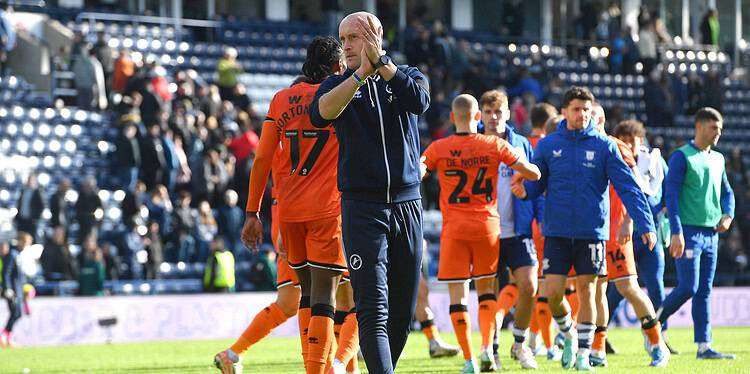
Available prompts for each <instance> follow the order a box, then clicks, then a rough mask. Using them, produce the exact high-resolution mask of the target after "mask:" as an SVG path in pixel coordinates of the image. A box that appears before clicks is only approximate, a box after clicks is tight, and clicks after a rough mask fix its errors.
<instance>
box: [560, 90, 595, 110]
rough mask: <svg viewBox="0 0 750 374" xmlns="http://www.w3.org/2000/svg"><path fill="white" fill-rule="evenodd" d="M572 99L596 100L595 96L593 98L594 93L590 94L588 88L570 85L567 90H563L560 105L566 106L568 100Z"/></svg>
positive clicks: (568, 102)
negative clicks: (563, 93)
mask: <svg viewBox="0 0 750 374" xmlns="http://www.w3.org/2000/svg"><path fill="white" fill-rule="evenodd" d="M573 100H583V101H591V102H592V103H593V102H595V101H596V98H594V94H592V93H591V91H589V89H588V88H586V87H580V86H572V87H570V88H569V89H568V91H566V92H565V95H564V96H563V102H562V107H563V108H567V107H568V104H570V102H571V101H573Z"/></svg>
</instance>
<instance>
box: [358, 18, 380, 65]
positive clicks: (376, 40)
mask: <svg viewBox="0 0 750 374" xmlns="http://www.w3.org/2000/svg"><path fill="white" fill-rule="evenodd" d="M359 33H360V34H361V35H362V39H363V40H364V44H363V47H364V50H365V52H366V53H367V59H368V60H369V61H370V63H372V64H375V63H376V62H377V61H378V59H379V58H380V56H381V55H382V54H383V39H382V37H381V35H382V30H378V29H377V28H376V27H375V24H373V23H372V19H370V17H367V22H365V21H364V20H362V19H360V20H359Z"/></svg>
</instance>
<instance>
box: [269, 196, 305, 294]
mask: <svg viewBox="0 0 750 374" xmlns="http://www.w3.org/2000/svg"><path fill="white" fill-rule="evenodd" d="M271 201H272V202H271V240H272V242H273V249H275V250H276V253H279V244H281V243H280V241H281V237H280V236H279V218H278V217H279V205H278V204H277V203H276V199H273V198H272V199H271ZM298 285H299V279H298V278H297V272H295V271H294V269H292V268H290V267H289V262H287V261H286V259H284V258H282V257H281V256H276V289H279V288H281V287H285V286H298Z"/></svg>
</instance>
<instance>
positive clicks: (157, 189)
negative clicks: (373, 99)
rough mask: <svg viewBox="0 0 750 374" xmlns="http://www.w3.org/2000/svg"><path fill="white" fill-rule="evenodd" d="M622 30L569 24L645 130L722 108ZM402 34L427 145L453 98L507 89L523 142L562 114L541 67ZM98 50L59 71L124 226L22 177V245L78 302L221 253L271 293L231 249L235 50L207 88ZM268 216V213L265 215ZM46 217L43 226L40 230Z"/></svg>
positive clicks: (243, 187) (241, 197) (735, 158)
mask: <svg viewBox="0 0 750 374" xmlns="http://www.w3.org/2000/svg"><path fill="white" fill-rule="evenodd" d="M582 10H583V9H582ZM582 14H583V13H582ZM619 18H620V11H619V9H618V8H617V6H616V5H611V6H609V7H608V8H607V9H605V10H604V11H603V12H602V13H601V14H600V16H599V17H594V19H598V22H594V23H591V24H586V23H585V22H584V23H582V22H578V23H577V27H576V32H577V33H580V36H581V38H582V39H586V38H590V39H592V40H609V41H610V45H611V46H612V54H611V55H610V59H609V69H610V72H611V73H633V72H635V65H636V63H638V62H640V63H641V64H642V67H643V71H644V72H647V74H646V75H647V80H646V87H645V89H644V95H645V96H644V98H643V99H644V102H645V104H646V113H647V116H648V126H651V127H653V126H669V125H672V124H674V116H675V114H687V115H689V114H691V113H692V112H694V111H695V110H696V109H697V108H699V107H702V106H713V107H715V108H717V109H721V106H722V103H721V97H722V95H721V94H719V93H720V90H721V87H720V82H721V79H722V77H721V75H720V74H719V73H718V72H716V71H711V72H709V73H708V74H701V75H699V74H696V73H690V74H687V75H685V74H682V73H681V72H679V71H678V72H675V73H672V72H667V71H666V70H665V69H664V68H663V66H662V65H660V64H659V56H658V53H656V52H655V51H657V50H658V49H657V48H656V47H655V45H657V44H658V43H661V42H664V41H666V39H665V38H666V37H665V36H664V35H663V25H662V26H660V20H659V19H658V18H656V17H650V16H648V12H647V11H646V10H644V11H642V12H641V16H639V24H640V25H641V29H640V31H639V33H638V38H634V35H633V33H632V32H631V30H623V29H622V26H621V22H620V20H619ZM503 22H504V23H503V24H507V25H509V26H508V27H507V30H520V29H522V27H520V28H519V26H518V25H519V24H520V25H522V24H523V16H522V14H521V13H519V12H517V11H516V12H513V13H508V17H507V19H505V20H504V21H503ZM707 24H708V26H707V30H708V31H707V33H706V35H709V36H711V37H714V36H715V34H716V33H717V32H718V30H717V29H715V28H714V26H712V25H713V23H712V21H710V20H709V21H707ZM514 25H515V26H514ZM410 28H411V29H412V30H413V31H414V32H412V33H410V34H409V35H411V36H412V39H410V40H408V41H407V45H408V46H409V48H407V50H406V51H405V54H404V58H405V59H406V60H407V61H408V63H409V64H410V65H414V66H418V67H419V68H420V69H421V70H422V71H423V72H424V73H425V74H426V75H427V76H428V77H429V78H430V83H431V95H432V98H431V99H432V100H431V105H430V108H429V110H428V112H427V113H426V114H425V115H424V116H423V117H422V121H421V123H420V134H421V142H422V145H423V146H425V147H426V145H427V144H429V143H430V142H431V141H433V140H435V139H438V138H442V137H445V136H447V135H449V134H451V133H452V131H453V126H452V124H451V123H450V121H449V118H450V116H449V112H450V102H451V100H452V98H453V97H455V96H456V95H457V94H459V93H470V94H473V95H475V96H477V97H478V96H480V95H481V94H482V93H483V92H485V91H487V90H489V89H494V88H501V89H504V90H505V91H506V92H507V93H508V95H509V97H510V110H511V121H510V122H511V123H512V124H513V125H514V126H515V127H516V129H517V130H519V131H520V132H521V133H528V131H529V129H530V119H529V112H530V109H531V107H532V106H534V105H535V104H536V103H539V102H549V103H551V104H552V105H554V106H556V107H559V105H560V100H561V96H562V92H563V91H564V89H565V87H564V83H563V82H562V81H561V80H560V78H559V77H557V76H556V75H552V74H550V73H549V72H547V71H546V70H545V69H543V68H542V65H541V63H540V61H539V60H536V61H535V63H534V64H532V65H531V66H523V65H518V64H514V63H513V61H511V58H510V57H501V56H499V55H498V54H496V53H493V52H491V51H488V50H476V49H474V48H472V45H471V44H470V43H469V41H467V40H464V39H460V38H459V39H455V38H454V37H453V36H451V34H450V33H449V32H448V30H447V29H446V27H445V25H444V24H443V23H441V22H440V21H435V22H430V23H428V22H422V21H421V20H419V19H416V20H414V21H413V22H412V23H411V24H410ZM660 28H661V31H660ZM509 32H510V31H509ZM508 35H511V34H508ZM105 41H106V36H105V35H104V34H99V35H98V37H97V41H96V43H94V44H88V43H86V42H85V39H84V38H83V36H82V35H80V34H76V36H75V43H74V45H73V47H72V48H71V50H70V51H61V53H60V55H59V56H58V57H57V58H56V60H55V61H56V62H55V63H56V64H59V65H60V66H59V67H61V68H64V67H67V68H70V69H71V70H73V71H74V72H75V74H76V87H77V90H78V96H77V105H78V106H79V107H82V108H85V109H89V110H96V111H103V112H104V113H106V114H107V115H108V116H109V117H110V118H111V119H112V123H113V126H115V127H116V129H117V137H116V138H115V139H111V140H113V143H114V145H115V151H114V152H112V153H111V157H110V158H111V159H110V162H111V168H110V174H109V176H108V177H107V178H100V179H99V183H106V185H104V186H103V187H105V188H107V189H112V190H117V189H121V190H123V191H124V192H125V196H124V198H123V199H122V201H121V203H120V208H121V212H122V215H121V217H122V218H121V224H119V225H117V226H116V229H115V230H114V231H112V232H102V230H99V228H100V226H101V225H102V221H103V214H102V209H103V203H102V201H101V200H100V198H99V193H98V192H99V187H98V186H97V181H96V180H95V179H94V178H90V179H88V180H86V181H85V182H84V183H82V184H81V186H75V187H74V186H72V185H71V183H70V182H68V181H62V182H61V183H59V184H58V186H57V190H56V191H55V193H54V194H53V195H52V197H51V198H50V199H49V201H44V198H43V194H42V193H41V191H40V187H39V184H38V183H37V181H36V177H35V176H34V175H31V176H29V178H28V181H27V182H26V184H25V186H24V188H23V192H22V194H21V197H20V198H19V201H18V205H17V208H18V214H17V215H16V218H15V219H16V222H15V223H16V228H17V229H18V231H19V232H20V234H19V243H21V244H19V245H26V246H28V245H31V244H32V243H40V244H43V245H44V250H43V252H42V255H41V258H40V265H41V274H43V276H44V278H45V279H46V280H48V281H55V280H79V282H80V286H79V292H80V293H81V294H89V295H96V294H101V293H102V287H103V286H102V284H103V281H104V280H106V279H110V280H112V279H158V278H159V277H160V267H161V264H162V263H163V262H169V263H176V262H185V263H209V264H213V263H215V262H212V261H214V259H213V257H212V254H213V253H214V252H216V251H223V250H224V249H226V250H227V251H230V252H231V253H233V254H234V257H235V258H237V260H238V261H252V262H253V263H254V264H255V265H254V267H253V269H257V271H253V272H251V275H250V277H251V278H252V281H253V282H254V283H256V284H259V285H262V284H267V285H268V287H272V285H273V279H274V278H275V275H274V271H275V270H274V261H273V254H272V253H270V252H265V253H262V254H260V255H254V254H251V253H250V252H249V251H247V249H245V248H244V246H243V244H242V243H241V241H240V239H239V234H240V231H241V227H242V224H243V221H244V210H243V208H244V205H245V199H246V196H247V188H248V185H247V184H248V179H249V174H250V170H251V168H252V163H253V155H254V152H255V150H256V148H257V146H258V142H259V134H260V131H261V128H260V123H261V119H260V117H259V115H258V113H256V112H255V111H254V110H253V105H252V100H251V98H250V97H249V96H248V94H247V90H246V88H245V87H244V86H243V85H242V84H241V83H239V81H240V79H239V76H240V75H241V74H242V73H243V71H242V67H241V65H240V64H239V63H238V62H237V51H236V50H234V49H233V48H225V50H224V55H223V57H222V58H221V59H220V60H219V61H218V64H217V72H216V77H217V79H216V81H215V82H210V81H207V80H206V79H204V77H202V76H200V75H199V74H198V73H197V72H196V71H194V70H176V71H174V72H173V73H168V72H167V70H166V69H165V68H164V67H162V66H160V63H159V60H158V59H157V58H154V57H150V56H146V57H144V58H142V59H141V58H140V56H138V57H136V56H135V54H132V53H131V52H130V51H129V50H127V49H121V50H118V51H114V50H112V49H111V48H110V47H109V45H108V44H107V43H106V42H105ZM391 44H393V43H391ZM503 58H507V59H508V60H507V61H502V59H503ZM605 109H606V110H607V115H608V118H609V122H610V124H612V125H614V124H616V123H617V122H618V121H619V120H622V119H626V118H627V117H629V116H630V114H628V113H625V111H624V110H623V108H622V107H618V106H614V107H611V108H605ZM651 143H652V145H655V146H659V147H662V148H663V152H664V153H665V154H667V155H668V154H669V151H670V150H671V149H673V147H675V146H677V144H674V143H672V142H671V140H669V139H666V140H665V139H663V138H659V137H657V138H652V139H651ZM727 159H728V169H727V170H728V173H729V175H730V181H731V182H732V184H733V186H734V188H735V191H737V201H738V203H737V217H738V220H737V221H736V222H737V224H736V225H734V226H733V227H734V228H733V230H732V231H731V232H730V233H729V234H728V235H727V238H726V240H724V241H723V243H722V248H723V250H722V258H721V260H720V261H721V262H720V267H721V269H730V270H728V271H732V272H735V273H742V272H745V271H746V269H747V252H746V249H745V248H744V246H743V245H742V243H745V242H747V240H748V239H750V235H748V234H750V227H746V226H747V224H746V223H745V222H750V189H746V188H745V186H747V184H748V183H747V182H748V177H750V175H748V173H746V170H745V165H744V163H743V162H742V155H741V153H740V152H739V150H734V151H732V152H731V157H729V156H728V157H727ZM74 188H76V189H77V190H76V191H75V192H77V195H78V198H77V200H75V202H74V203H71V199H69V195H70V194H69V192H70V191H72V190H73V189H74ZM436 193H437V188H435V187H434V181H432V182H430V181H428V182H427V183H426V184H425V188H424V195H425V207H429V208H433V209H435V208H437V196H436ZM266 195H268V194H266ZM268 206H269V201H265V202H264V207H265V208H264V209H263V212H264V213H265V212H268V209H267V208H268ZM47 207H48V208H49V210H50V212H51V218H50V219H49V221H48V225H47V226H46V227H42V222H44V221H45V220H43V219H42V212H43V211H44V209H45V208H47ZM740 217H742V218H740ZM269 218H270V217H267V216H266V217H265V220H266V221H268V220H269ZM744 218H747V219H744ZM21 238H22V239H21ZM71 244H75V245H71ZM71 249H73V250H71ZM210 267H215V265H211V266H210ZM208 288H211V287H208Z"/></svg>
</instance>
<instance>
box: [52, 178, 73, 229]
mask: <svg viewBox="0 0 750 374" xmlns="http://www.w3.org/2000/svg"><path fill="white" fill-rule="evenodd" d="M68 190H70V180H68V179H63V180H62V181H60V183H59V184H58V185H57V191H55V193H54V194H53V195H52V197H50V199H49V210H50V213H52V217H51V218H50V221H49V222H50V225H51V226H52V227H53V228H57V227H63V228H64V229H65V231H67V229H68V201H67V200H65V195H66V194H67V193H68Z"/></svg>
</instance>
